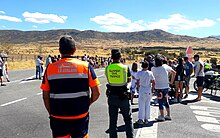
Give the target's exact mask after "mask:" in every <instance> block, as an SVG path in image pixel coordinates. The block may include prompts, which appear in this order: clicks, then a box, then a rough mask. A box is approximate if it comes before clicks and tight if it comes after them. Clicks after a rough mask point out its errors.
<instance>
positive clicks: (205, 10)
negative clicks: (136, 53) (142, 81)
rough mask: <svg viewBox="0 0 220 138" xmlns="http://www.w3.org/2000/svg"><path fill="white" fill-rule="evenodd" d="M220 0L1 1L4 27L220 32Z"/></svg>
mask: <svg viewBox="0 0 220 138" xmlns="http://www.w3.org/2000/svg"><path fill="white" fill-rule="evenodd" d="M219 7H220V1H219V0H62V1H61V0H32V1H31V0H1V4H0V30H11V29H15V30H23V31H29V30H52V29H77V30H96V31H102V32H134V31H143V30H152V29H162V30H164V31H167V32H170V33H173V34H180V35H189V36H195V37H207V36H210V35H220V31H219V30H220V8H219Z"/></svg>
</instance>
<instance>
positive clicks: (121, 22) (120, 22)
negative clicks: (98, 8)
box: [90, 13, 146, 32]
mask: <svg viewBox="0 0 220 138" xmlns="http://www.w3.org/2000/svg"><path fill="white" fill-rule="evenodd" d="M90 20H91V21H93V22H95V23H97V24H100V25H101V28H104V29H106V30H108V31H112V32H131V31H141V30H145V28H146V27H144V21H143V20H139V21H135V22H132V21H131V20H129V19H127V18H125V17H124V16H122V15H120V14H117V13H108V14H105V15H102V16H95V17H94V18H90Z"/></svg>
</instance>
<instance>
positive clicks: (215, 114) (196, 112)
mask: <svg viewBox="0 0 220 138" xmlns="http://www.w3.org/2000/svg"><path fill="white" fill-rule="evenodd" d="M193 113H194V114H197V115H201V116H210V117H220V112H210V111H198V110H195V111H193Z"/></svg>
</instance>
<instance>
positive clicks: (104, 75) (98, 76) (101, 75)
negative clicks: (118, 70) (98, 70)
mask: <svg viewBox="0 0 220 138" xmlns="http://www.w3.org/2000/svg"><path fill="white" fill-rule="evenodd" d="M102 76H105V75H104V74H103V75H99V76H97V77H98V78H100V77H102Z"/></svg>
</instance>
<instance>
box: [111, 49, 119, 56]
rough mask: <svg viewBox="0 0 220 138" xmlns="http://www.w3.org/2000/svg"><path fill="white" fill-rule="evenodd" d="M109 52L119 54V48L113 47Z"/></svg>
mask: <svg viewBox="0 0 220 138" xmlns="http://www.w3.org/2000/svg"><path fill="white" fill-rule="evenodd" d="M111 54H112V56H114V55H117V54H121V49H119V48H114V49H112V50H111Z"/></svg>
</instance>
